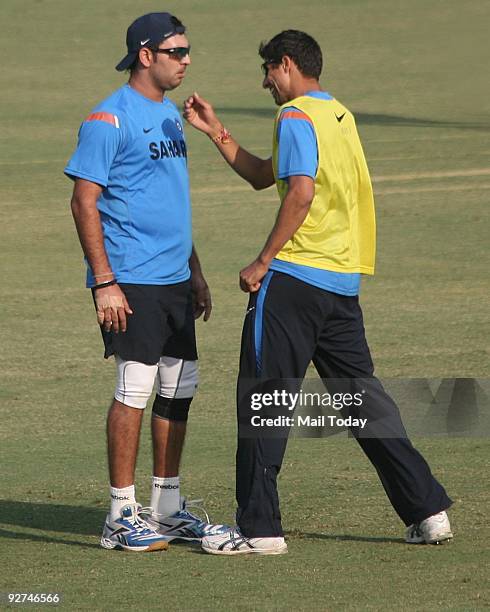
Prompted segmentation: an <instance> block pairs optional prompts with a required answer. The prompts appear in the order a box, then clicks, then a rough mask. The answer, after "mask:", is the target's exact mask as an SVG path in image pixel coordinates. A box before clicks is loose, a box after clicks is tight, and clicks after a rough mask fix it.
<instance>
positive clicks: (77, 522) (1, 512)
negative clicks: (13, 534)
mask: <svg viewBox="0 0 490 612" xmlns="http://www.w3.org/2000/svg"><path fill="white" fill-rule="evenodd" d="M105 517H106V511H105V509H102V508H89V507H85V506H67V505H64V504H49V503H35V502H23V501H15V500H8V499H1V500H0V523H2V524H3V525H16V526H17V527H28V528H30V529H41V530H43V531H60V532H62V533H73V534H78V535H90V536H93V535H97V536H98V535H100V531H101V529H102V526H103V524H104V520H105ZM19 537H20V535H19ZM40 537H41V536H40ZM47 539H48V540H49V539H50V538H47Z"/></svg>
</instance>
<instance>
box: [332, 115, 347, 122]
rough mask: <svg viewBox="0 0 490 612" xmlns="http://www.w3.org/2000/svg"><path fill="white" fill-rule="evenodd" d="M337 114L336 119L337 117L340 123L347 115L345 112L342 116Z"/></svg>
mask: <svg viewBox="0 0 490 612" xmlns="http://www.w3.org/2000/svg"><path fill="white" fill-rule="evenodd" d="M334 114H335V119H337V121H338V122H339V123H340V122H341V121H342V119H343V118H344V117H345V113H344V114H343V115H340V117H337V113H334Z"/></svg>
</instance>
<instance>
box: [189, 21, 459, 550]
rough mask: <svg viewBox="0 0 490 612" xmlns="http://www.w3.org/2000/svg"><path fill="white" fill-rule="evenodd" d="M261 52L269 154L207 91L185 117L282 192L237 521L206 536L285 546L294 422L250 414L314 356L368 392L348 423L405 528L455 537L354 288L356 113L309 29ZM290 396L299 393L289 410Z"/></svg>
mask: <svg viewBox="0 0 490 612" xmlns="http://www.w3.org/2000/svg"><path fill="white" fill-rule="evenodd" d="M259 54H260V56H261V57H262V59H263V60H264V62H263V64H262V68H263V71H264V75H265V77H264V81H263V86H264V88H267V89H269V90H270V92H271V94H272V96H273V98H274V101H275V102H276V104H277V105H279V107H280V108H279V110H278V113H277V116H276V121H275V125H274V137H273V151H272V157H271V158H270V159H267V160H263V159H259V158H258V157H255V156H254V155H252V154H250V153H248V152H247V151H245V150H244V149H242V148H241V147H240V146H239V144H238V143H237V142H236V141H235V140H234V139H233V138H232V136H231V134H230V133H229V132H228V130H227V129H226V128H225V127H224V126H223V124H222V123H221V122H220V121H219V119H218V118H217V116H216V114H215V113H214V110H213V108H212V106H211V105H210V104H209V103H208V102H206V101H205V100H204V99H203V98H201V97H200V96H199V95H198V94H196V93H195V94H193V95H192V96H191V97H190V98H188V99H187V100H186V102H185V104H184V116H185V117H186V119H187V120H188V122H189V123H190V124H191V125H193V126H194V127H195V128H197V129H198V130H201V131H202V132H204V133H205V134H207V135H208V136H209V137H210V138H211V140H212V141H213V142H214V143H215V144H216V146H217V148H218V149H219V151H220V153H221V154H222V155H223V157H224V158H225V160H226V161H227V162H228V164H229V165H230V166H231V167H232V168H233V169H234V170H235V171H236V172H237V173H238V174H239V175H240V176H241V177H242V178H244V179H245V180H246V181H248V182H249V183H250V184H251V185H252V186H253V187H254V188H255V189H265V188H267V187H269V186H271V185H273V184H274V183H275V184H276V186H277V189H278V192H279V197H280V200H281V206H280V209H279V212H278V215H277V219H276V222H275V224H274V227H273V229H272V231H271V233H270V235H269V237H268V239H267V241H266V244H265V246H264V248H263V249H262V251H261V252H260V254H259V256H258V257H257V259H256V260H255V261H253V262H252V263H251V264H250V265H249V266H247V267H246V268H244V269H243V270H242V271H241V272H240V286H241V288H242V289H243V290H244V291H246V292H249V293H250V301H249V306H248V310H247V314H246V316H245V323H244V328H243V335H242V347H241V356H240V372H239V377H238V420H239V424H238V425H239V427H238V450H237V474H236V492H237V502H238V510H237V527H235V528H234V529H233V530H231V531H230V532H228V533H225V534H221V535H219V536H211V537H207V538H204V539H203V540H202V547H203V549H204V550H205V551H206V552H209V553H212V554H223V555H236V554H245V553H259V554H282V553H285V552H287V545H286V542H285V540H284V534H283V531H282V525H281V513H280V509H279V500H278V494H277V482H276V481H277V475H278V473H279V470H280V469H281V464H282V460H283V456H284V452H285V449H286V443H287V434H288V432H289V427H290V426H291V425H292V423H291V422H290V421H287V418H288V417H287V416H286V415H284V413H283V417H284V419H286V420H284V421H280V423H279V424H277V422H276V421H274V419H271V423H272V421H274V423H273V425H274V430H271V429H270V425H269V422H268V420H267V419H260V418H259V417H258V416H257V414H256V413H255V414H253V413H254V411H256V410H260V409H261V408H263V407H264V406H269V407H270V406H271V402H272V410H269V411H268V412H266V411H264V410H262V412H261V413H260V414H261V415H263V414H264V413H265V414H269V415H271V416H272V415H273V414H274V408H281V407H284V403H283V402H281V398H284V397H290V398H292V397H295V393H297V392H298V390H299V388H300V386H301V381H302V379H303V378H304V376H305V373H306V369H307V367H308V365H309V363H310V362H311V361H313V363H314V365H315V368H316V370H317V371H318V373H319V375H320V377H321V378H322V379H324V380H326V384H327V387H328V390H329V391H338V392H340V393H342V394H343V397H344V398H346V397H351V396H355V397H361V396H362V406H361V407H359V406H355V407H354V406H352V404H351V408H350V409H349V410H348V409H347V408H346V406H347V404H345V405H344V407H343V410H342V415H343V416H347V415H348V416H349V417H351V418H352V417H364V418H365V421H364V419H362V418H356V419H354V420H352V421H351V422H352V423H354V422H355V423H357V425H356V426H352V427H351V433H352V434H353V435H354V437H355V438H356V439H357V441H358V443H359V444H360V446H361V448H362V449H363V451H364V452H365V453H366V455H367V456H368V458H369V460H370V461H371V463H372V464H373V465H374V467H375V469H376V471H377V473H378V475H379V477H380V479H381V482H382V484H383V487H384V489H385V491H386V494H387V495H388V498H389V500H390V502H391V503H392V505H393V507H394V509H395V511H396V512H397V513H398V515H399V516H400V518H401V519H402V521H403V522H404V523H405V525H406V526H407V528H408V529H407V535H406V541H407V542H409V543H417V544H418V543H431V544H432V543H439V542H443V541H447V540H450V539H451V538H452V533H451V528H450V525H449V520H448V518H447V514H446V512H445V510H446V509H447V508H448V507H449V506H450V505H451V500H450V499H449V497H448V496H447V494H446V492H445V490H444V488H443V487H442V486H441V484H440V483H439V482H438V481H437V480H436V479H435V478H434V476H433V475H432V474H431V471H430V468H429V466H428V465H427V463H426V461H425V460H424V458H423V457H422V456H421V455H420V453H419V452H418V451H417V450H415V448H414V447H413V446H412V444H411V443H410V441H409V440H408V438H407V435H406V432H405V429H404V427H403V424H402V422H401V419H400V415H399V412H398V408H397V407H396V405H395V404H394V402H393V400H392V399H391V398H390V397H389V396H388V395H387V394H386V392H385V391H384V389H383V387H382V385H381V383H380V381H379V380H378V379H377V378H376V377H375V376H374V367H373V363H372V360H371V356H370V352H369V348H368V345H367V342H366V338H365V332H364V325H363V319H362V312H361V308H360V306H359V298H358V294H359V285H360V275H361V274H373V273H374V259H375V239H376V236H375V234H376V232H375V216H374V200H373V193H372V187H371V181H370V178H369V172H368V169H367V165H366V161H365V159H364V154H363V151H362V146H361V143H360V140H359V136H358V133H357V129H356V125H355V121H354V117H353V115H352V114H351V113H350V112H349V110H348V109H347V108H346V107H345V106H343V105H342V104H341V103H340V102H338V101H337V100H336V99H335V98H333V97H332V96H331V95H330V94H328V93H327V92H325V91H322V89H321V87H320V83H319V77H320V73H321V69H322V53H321V50H320V47H319V46H318V44H317V43H316V41H315V40H314V39H313V38H311V36H309V35H308V34H305V33H304V32H299V31H297V30H287V31H284V32H281V33H280V34H278V35H277V36H275V37H274V38H272V39H271V40H270V41H269V42H268V43H266V44H262V45H261V46H260V49H259ZM251 390H252V391H253V393H251ZM348 392H351V393H348ZM356 393H357V394H358V395H356ZM288 394H289V395H288ZM251 397H252V398H253V401H254V403H255V405H252V402H251ZM266 400H267V401H266ZM274 402H275V403H274ZM294 407H295V404H294V401H293V400H291V405H290V406H288V407H287V408H288V410H290V412H289V414H292V413H293V411H292V409H294ZM276 414H278V412H277V411H276ZM281 418H282V417H281ZM359 423H364V424H363V425H362V426H361V427H360V426H359ZM255 424H259V425H260V427H259V428H258V430H255V431H254V430H253V427H251V425H255ZM366 424H367V427H365V428H364V426H365V425H366ZM361 429H362V431H361Z"/></svg>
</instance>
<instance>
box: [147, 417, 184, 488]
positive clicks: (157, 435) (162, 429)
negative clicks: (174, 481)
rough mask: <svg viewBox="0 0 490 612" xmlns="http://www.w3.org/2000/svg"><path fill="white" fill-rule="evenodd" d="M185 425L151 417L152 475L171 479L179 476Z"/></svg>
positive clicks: (182, 422)
mask: <svg viewBox="0 0 490 612" xmlns="http://www.w3.org/2000/svg"><path fill="white" fill-rule="evenodd" d="M186 426H187V423H186V422H185V421H169V420H168V419H162V418H159V417H155V416H152V419H151V434H152V440H153V475H154V476H156V477H158V478H172V477H176V476H178V475H179V467H180V458H181V456H182V449H183V447H184V439H185V432H186Z"/></svg>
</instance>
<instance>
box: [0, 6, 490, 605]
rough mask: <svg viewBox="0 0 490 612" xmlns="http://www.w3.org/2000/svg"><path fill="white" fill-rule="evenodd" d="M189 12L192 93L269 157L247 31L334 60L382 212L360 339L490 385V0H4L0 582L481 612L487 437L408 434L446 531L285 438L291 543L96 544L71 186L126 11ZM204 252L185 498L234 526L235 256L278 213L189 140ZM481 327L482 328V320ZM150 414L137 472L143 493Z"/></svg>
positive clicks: (379, 357) (101, 392) (263, 102)
mask: <svg viewBox="0 0 490 612" xmlns="http://www.w3.org/2000/svg"><path fill="white" fill-rule="evenodd" d="M164 9H168V10H170V11H172V12H175V13H176V14H177V15H179V16H180V17H181V18H182V20H183V21H184V22H185V23H186V24H187V25H188V28H189V37H190V40H191V43H192V46H193V55H192V61H193V64H192V66H191V69H190V71H189V75H188V77H187V78H186V80H185V81H184V84H183V85H182V87H181V88H180V89H178V90H176V91H175V92H173V93H172V98H173V99H174V100H176V101H177V102H179V103H180V102H181V101H182V100H183V99H184V98H185V97H186V96H187V95H188V94H189V93H191V92H192V91H193V90H195V89H197V90H198V91H199V92H200V93H201V94H202V95H203V96H205V97H207V98H209V99H210V100H211V101H212V102H213V103H214V104H215V105H216V107H217V108H218V109H219V110H220V114H221V116H222V118H223V120H224V121H225V123H226V125H227V127H228V128H229V129H230V130H231V131H232V133H233V134H234V136H235V137H236V138H237V139H238V140H239V141H240V142H241V143H242V144H243V145H244V146H245V147H247V148H250V149H251V150H253V151H255V152H257V153H259V154H262V155H263V156H264V157H266V156H268V155H269V152H270V140H271V131H272V118H273V116H274V107H273V105H272V102H271V99H270V96H269V94H268V93H267V92H264V91H263V90H261V88H260V72H259V61H258V57H257V54H256V49H257V46H258V43H259V42H260V41H261V40H263V39H266V38H269V37H271V36H272V35H274V34H275V33H277V32H278V31H280V30H281V29H285V28H288V27H294V28H297V29H304V30H306V31H308V32H310V33H311V34H312V35H314V36H315V37H316V38H317V39H318V41H319V42H320V44H321V45H322V48H323V50H324V52H325V55H326V68H325V76H324V78H323V81H322V83H323V86H324V88H325V89H327V90H329V91H330V92H331V93H333V94H334V95H335V96H336V97H338V98H339V99H340V100H341V101H343V102H344V103H345V104H346V105H347V106H348V107H350V108H351V109H352V110H353V112H354V113H355V114H356V116H357V120H358V124H359V130H360V133H361V137H362V138H363V142H364V145H365V151H366V155H367V159H368V163H369V166H370V169H371V173H372V175H373V181H374V187H375V194H376V200H377V214H378V260H377V275H376V277H375V278H374V279H369V280H367V281H366V282H365V283H364V285H363V290H362V303H363V308H364V313H365V322H366V329H367V333H368V338H369V340H370V345H371V349H372V353H373V356H374V360H375V363H376V365H377V372H378V374H379V375H381V376H384V377H405V378H407V377H430V378H437V377H440V378H447V377H480V378H485V377H487V378H488V372H489V355H488V280H489V273H488V270H489V269H490V257H489V249H488V227H489V224H488V221H489V215H488V189H489V187H490V161H489V155H490V145H489V135H490V102H489V101H490V95H489V94H490V92H489V91H488V77H487V74H488V68H487V66H486V65H485V58H486V57H488V34H487V29H488V21H489V10H488V4H486V3H483V2H480V1H478V0H467V1H466V2H464V3H461V2H457V1H456V0H445V1H442V0H429V1H422V0H411V1H410V2H408V1H405V2H390V1H388V0H332V1H329V2H328V3H326V2H321V1H319V0H312V1H310V2H309V3H308V4H307V5H302V4H301V3H298V2H292V1H290V0H286V1H283V2H279V1H278V0H271V1H270V2H268V3H263V2H258V1H257V0H247V2H245V0H233V1H231V0H230V1H229V2H224V1H218V0H208V2H206V3H202V2H197V1H195V0H181V1H180V2H179V3H175V2H173V3H170V4H167V5H163V6H162V5H161V4H155V3H153V2H149V1H146V0H145V1H143V0H136V1H134V0H133V1H132V2H130V1H129V0H119V1H117V2H116V0H105V1H104V2H96V1H95V0H86V1H85V2H83V3H79V2H74V1H73V0H65V1H62V0H2V2H1V3H0V22H1V23H2V25H3V28H2V30H3V33H2V39H1V41H0V49H1V52H2V57H3V62H2V64H3V65H2V71H1V73H0V85H1V90H2V96H1V98H0V116H1V117H2V127H1V134H0V176H1V179H0V180H1V183H0V201H1V212H0V215H1V217H0V224H1V225H0V227H1V236H2V239H1V242H0V253H1V259H0V266H1V268H0V269H1V274H2V315H1V317H0V330H1V355H0V359H1V361H0V363H1V382H0V401H1V424H0V436H1V450H0V453H1V465H2V468H1V473H2V486H1V493H0V495H1V498H2V499H1V500H0V536H1V538H2V539H1V545H0V558H1V559H2V573H1V578H0V591H4V592H5V591H7V590H8V591H12V590H13V591H15V590H21V591H25V590H27V591H37V592H54V591H58V592H62V593H63V597H64V598H63V602H62V606H61V607H63V608H66V609H71V610H79V609H80V610H82V609H83V610H84V609H96V610H107V609H112V608H116V607H117V608H120V609H124V610H126V609H127V610H141V609H152V610H153V609H155V610H157V609H160V610H166V609H168V610H179V611H180V610H183V611H187V610H216V609H224V610H293V609H296V610H334V611H336V610H361V609H362V610H408V609H414V610H424V611H425V610H436V609H446V610H477V609H478V610H479V609H484V608H485V607H489V606H490V599H489V590H488V561H489V555H488V541H489V539H490V529H489V526H488V512H489V503H488V502H489V495H488V490H489V486H488V485H489V480H488V473H489V468H490V458H489V455H490V453H489V448H490V447H489V443H488V439H487V438H484V437H482V438H425V439H420V440H417V441H416V444H417V446H418V447H419V449H420V450H421V451H423V453H424V454H425V456H426V457H427V459H428V460H429V462H430V463H431V466H432V469H433V471H434V472H435V474H436V475H437V476H438V477H439V478H440V479H441V480H442V482H443V483H444V484H445V486H446V487H447V489H448V491H449V493H450V495H451V496H452V497H453V499H454V500H455V505H454V507H453V510H452V512H451V519H452V523H453V526H454V529H455V532H456V538H455V541H454V542H453V543H452V544H451V545H449V546H445V547H408V546H406V545H403V543H402V540H401V536H402V533H403V526H402V525H401V523H400V522H399V520H398V518H397V517H396V515H395V514H394V512H393V511H392V509H391V507H390V506H389V504H388V502H387V500H386V498H385V497H384V494H383V492H382V489H381V486H380V484H379V483H378V480H377V478H376V476H375V474H374V471H373V470H372V468H371V467H370V465H368V463H367V460H366V459H365V458H364V456H363V455H362V453H361V452H360V451H359V450H358V448H357V446H356V445H355V443H354V442H353V441H352V440H346V439H337V438H333V439H327V440H312V439H306V440H305V439H303V440H301V439H294V440H291V442H290V445H289V448H288V452H287V455H286V460H285V464H284V469H283V472H282V474H281V478H280V493H281V500H282V509H283V516H284V525H285V527H286V529H287V530H288V544H289V550H290V554H288V555H285V556H284V557H278V558H252V559H251V558H238V559H227V558H215V557H212V556H207V555H204V554H201V553H200V551H199V549H198V548H193V547H189V546H185V545H184V546H182V545H174V546H171V547H170V549H169V551H168V552H166V553H162V554H154V555H139V556H135V555H130V554H122V553H120V554H118V553H116V552H114V553H110V552H107V551H104V550H102V549H101V548H100V547H99V546H98V537H99V535H100V529H101V526H102V523H103V520H104V515H105V512H106V507H107V497H108V494H107V482H106V465H105V447H104V445H105V440H104V422H105V412H106V407H107V405H108V403H109V400H110V397H111V393H112V387H113V364H112V363H111V362H104V361H103V360H102V358H101V349H100V338H99V332H98V329H97V328H96V325H95V322H94V315H93V312H92V309H91V305H90V297H89V295H88V294H87V291H86V290H85V289H84V288H83V263H82V260H81V254H80V248H79V245H78V241H77V238H76V235H75V231H74V227H73V222H72V220H71V215H70V211H69V206H68V202H69V199H70V190H71V185H70V183H69V181H67V180H66V179H65V178H64V177H63V174H62V169H63V166H64V163H65V161H66V159H67V158H68V157H69V155H70V154H71V151H72V150H73V148H74V146H75V143H76V133H77V130H78V126H79V123H80V121H81V119H82V118H83V117H84V116H86V114H87V113H88V111H89V110H90V109H91V108H92V107H93V106H94V105H95V104H96V103H97V102H98V101H99V100H101V99H103V98H104V97H105V96H106V95H108V94H109V93H110V92H111V91H112V90H113V89H115V88H116V87H118V86H119V85H120V84H121V82H122V81H121V75H120V74H118V73H116V72H115V71H114V69H113V66H114V65H115V64H116V63H117V61H118V60H119V59H120V57H122V55H123V53H124V44H123V43H124V37H125V30H126V28H127V26H128V24H129V22H130V21H131V20H132V19H133V18H134V17H136V16H138V15H140V14H143V13H145V12H149V11H151V10H164ZM187 138H188V147H189V155H190V171H191V183H192V192H193V205H194V228H195V234H194V235H195V242H196V244H197V247H198V250H199V253H200V256H201V259H202V262H203V266H204V269H205V272H206V275H207V277H208V281H209V283H210V285H211V288H212V290H213V296H214V304H215V306H214V312H213V317H212V319H211V320H210V321H209V322H208V323H207V324H205V325H203V324H202V323H200V324H199V326H198V327H199V341H200V357H201V379H202V383H201V388H200V391H199V395H198V396H197V398H196V400H195V402H194V404H193V409H192V413H191V418H190V427H189V430H190V431H189V436H188V440H187V447H186V452H185V461H184V466H183V470H182V475H183V485H184V492H187V493H189V494H191V496H203V497H204V498H205V499H206V505H207V507H208V509H209V511H210V513H211V515H212V516H213V517H214V518H216V519H217V520H220V521H228V522H231V521H233V512H234V447H235V425H234V382H235V375H236V370H237V360H238V348H239V338H240V329H241V322H242V316H243V311H244V308H245V301H246V298H245V296H244V294H242V293H241V292H240V291H239V290H238V288H237V274H238V270H239V269H240V268H241V267H243V266H244V265H245V264H247V263H249V262H250V261H251V259H252V258H253V257H254V255H255V254H256V253H257V251H258V249H259V248H260V246H261V245H262V243H263V241H264V239H265V236H266V233H267V230H268V228H269V227H270V225H271V222H272V219H273V217H274V214H275V210H276V207H277V197H276V194H275V192H274V190H272V189H271V190H269V191H266V192H262V193H255V192H253V191H252V190H250V189H248V188H247V186H246V185H245V184H244V183H242V182H241V181H240V180H239V179H238V178H237V177H236V176H233V175H232V173H231V172H229V171H228V169H227V168H226V167H225V164H224V162H223V161H222V160H221V159H220V158H219V157H218V155H217V154H216V152H215V151H214V150H213V148H212V146H211V145H210V143H209V142H208V141H207V139H205V138H204V137H202V135H200V134H194V133H191V132H190V130H189V129H188V130H187ZM485 330H486V331H485ZM148 416H149V415H146V421H145V426H144V433H143V438H142V445H141V449H140V457H139V463H138V470H137V486H138V488H139V491H140V497H141V499H142V501H143V502H144V503H147V501H148V499H147V498H148V496H149V488H150V487H149V476H150V452H149V450H150V448H149V428H148V425H149V419H148V418H147V417H148Z"/></svg>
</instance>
